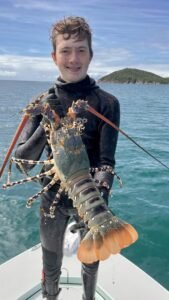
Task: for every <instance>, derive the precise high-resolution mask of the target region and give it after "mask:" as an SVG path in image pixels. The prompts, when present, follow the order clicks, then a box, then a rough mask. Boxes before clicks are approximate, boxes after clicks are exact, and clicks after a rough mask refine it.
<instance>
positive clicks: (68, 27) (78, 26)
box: [50, 17, 93, 57]
mask: <svg viewBox="0 0 169 300" xmlns="http://www.w3.org/2000/svg"><path fill="white" fill-rule="evenodd" d="M59 34H63V35H64V39H65V40H68V39H70V37H71V36H72V35H73V36H74V37H75V39H77V40H79V41H80V40H84V39H87V41H88V45H89V51H90V55H91V57H92V56H93V51H92V33H91V29H90V27H89V25H88V23H87V22H86V20H85V19H84V18H81V17H67V18H64V19H63V20H60V21H59V22H57V23H55V24H54V25H53V26H52V30H51V36H50V37H51V40H52V46H53V50H54V52H56V39H57V36H58V35H59Z"/></svg>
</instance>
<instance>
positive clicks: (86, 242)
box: [77, 231, 98, 264]
mask: <svg viewBox="0 0 169 300" xmlns="http://www.w3.org/2000/svg"><path fill="white" fill-rule="evenodd" d="M77 257H78V259H79V260H80V261H81V262H83V263H86V264H91V263H93V262H95V261H97V260H98V258H97V256H96V252H95V250H94V240H93V235H92V234H91V232H90V231H89V232H88V233H87V234H86V236H85V238H84V239H83V240H82V241H81V243H80V245H79V248H78V252H77Z"/></svg>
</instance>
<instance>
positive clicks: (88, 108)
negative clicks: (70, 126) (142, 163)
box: [86, 104, 169, 170]
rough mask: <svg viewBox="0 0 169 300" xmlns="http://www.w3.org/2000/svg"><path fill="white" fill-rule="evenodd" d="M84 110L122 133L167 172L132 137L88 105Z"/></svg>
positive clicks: (164, 165)
mask: <svg viewBox="0 0 169 300" xmlns="http://www.w3.org/2000/svg"><path fill="white" fill-rule="evenodd" d="M86 110H88V111H89V112H91V113H92V114H94V115H95V116H97V117H98V118H100V119H102V120H103V121H105V122H106V123H107V124H109V125H110V126H111V127H113V128H115V129H116V130H117V131H119V132H120V133H122V134H123V135H124V136H125V137H126V138H127V139H129V140H130V141H131V142H132V143H134V144H135V145H136V146H137V147H139V148H140V149H141V150H143V151H144V152H145V153H146V154H147V155H149V156H150V157H152V158H153V159H154V160H156V161H157V162H158V163H159V164H160V165H162V166H163V167H165V168H166V169H168V170H169V167H168V166H167V165H166V164H164V163H163V162H162V161H161V160H159V159H158V158H157V157H155V156H154V155H153V154H151V153H150V152H149V151H147V150H146V149H145V148H143V147H142V146H141V145H139V144H138V143H137V142H136V141H135V140H134V139H133V138H132V137H130V136H129V135H128V134H127V133H125V132H124V131H123V130H122V129H120V128H119V127H118V126H116V125H115V124H114V123H113V122H111V121H110V120H109V119H107V118H106V117H104V116H103V115H102V114H100V113H99V112H97V111H96V110H95V109H94V108H93V107H91V106H90V105H88V104H87V106H86Z"/></svg>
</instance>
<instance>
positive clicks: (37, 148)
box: [15, 76, 120, 300]
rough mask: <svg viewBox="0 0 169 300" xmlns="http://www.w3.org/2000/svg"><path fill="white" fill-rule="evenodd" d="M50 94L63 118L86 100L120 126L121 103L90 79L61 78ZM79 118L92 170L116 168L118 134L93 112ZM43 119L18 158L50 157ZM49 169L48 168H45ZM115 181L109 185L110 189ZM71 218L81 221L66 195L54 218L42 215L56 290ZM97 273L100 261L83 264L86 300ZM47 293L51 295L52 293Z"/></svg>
mask: <svg viewBox="0 0 169 300" xmlns="http://www.w3.org/2000/svg"><path fill="white" fill-rule="evenodd" d="M49 94H50V96H49V97H48V98H49V99H51V101H49V103H50V104H51V107H52V105H53V106H54V107H55V101H56V102H57V105H56V107H55V110H56V111H58V112H59V110H60V108H61V113H60V112H59V113H60V115H61V116H62V114H65V113H66V112H67V110H68V108H69V107H70V106H71V105H72V101H76V100H78V99H83V100H86V101H88V104H89V105H90V106H92V107H93V108H94V109H95V110H97V111H98V112H100V113H101V114H102V115H104V116H105V117H107V118H108V119H110V120H111V121H112V122H114V123H115V124H116V125H117V126H119V120H120V108H119V102H118V100H117V99H116V98H115V97H114V96H112V95H111V94H109V93H107V92H105V91H103V90H102V89H100V88H99V87H98V86H97V85H96V83H95V81H94V80H93V79H91V78H90V77H89V76H87V77H86V78H85V79H84V80H82V81H80V82H78V83H65V82H63V81H62V80H61V79H58V80H57V82H56V84H55V85H54V87H52V88H51V89H50V90H49ZM58 103H60V104H61V105H60V104H58ZM78 116H79V117H83V118H86V119H87V122H86V123H85V129H84V132H83V135H82V139H83V142H84V144H85V146H86V150H87V153H88V157H89V161H90V166H91V167H93V168H96V167H102V166H105V165H106V166H111V167H114V165H115V158H114V156H115V150H116V144H117V138H118V132H117V131H116V130H115V129H113V128H112V127H110V126H109V125H108V124H106V123H105V122H104V121H102V120H101V119H99V118H98V117H96V116H94V115H92V114H91V113H90V112H87V111H84V112H82V113H81V114H79V115H78ZM41 120H42V116H36V117H33V118H32V119H30V120H29V122H28V124H27V125H26V127H25V128H24V131H23V133H22V135H21V137H20V141H19V144H18V146H17V149H16V153H15V156H16V157H18V158H24V159H31V160H38V159H39V158H40V156H41V154H42V152H43V151H44V149H45V151H46V155H47V157H49V155H50V153H51V149H50V146H49V145H48V143H47V139H46V136H45V132H44V129H43V127H42V126H41V124H40V122H41ZM47 168H48V167H45V169H47ZM50 180H51V178H49V177H46V178H44V179H42V185H43V186H45V185H46V184H47V183H49V181H50ZM105 180H106V176H105ZM108 180H109V179H108ZM112 181H113V180H111V182H109V185H110V187H111V184H112ZM58 189H59V182H58V183H56V184H55V186H53V187H52V188H51V190H50V191H48V192H46V193H45V194H43V196H42V203H41V208H43V209H44V210H45V211H48V210H49V206H50V204H51V202H52V201H53V200H54V198H55V196H56V192H57V190H58ZM107 196H108V193H107V195H106V194H105V198H106V197H107ZM71 215H74V217H75V218H76V219H78V216H77V214H76V209H74V208H73V206H72V201H71V200H70V199H68V197H67V195H66V194H64V193H62V194H61V199H60V201H59V203H58V205H57V209H56V214H55V218H54V219H51V218H46V217H44V215H43V214H41V226H40V232H41V243H42V250H43V271H44V273H45V281H46V282H47V283H49V284H50V282H52V281H53V282H56V285H57V289H58V280H59V277H60V270H61V264H62V256H63V251H62V249H63V239H64V233H65V229H66V226H67V224H68V221H69V219H70V216H71ZM97 270H98V262H96V263H94V264H90V265H87V264H82V279H83V285H84V295H83V299H85V300H93V299H94V291H95V284H96V278H97ZM47 292H48V293H50V292H49V291H47ZM56 294H57V290H56ZM53 299H57V298H53Z"/></svg>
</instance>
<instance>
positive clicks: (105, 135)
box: [99, 97, 120, 168]
mask: <svg viewBox="0 0 169 300" xmlns="http://www.w3.org/2000/svg"><path fill="white" fill-rule="evenodd" d="M103 100H104V99H103ZM101 114H103V115H104V116H105V117H106V118H107V119H109V120H110V121H112V122H113V123H114V124H115V125H116V126H118V127H119V125H120V105H119V102H118V100H117V99H116V98H115V97H113V98H112V99H111V98H110V99H107V101H106V103H105V104H103V106H102V111H101ZM99 131H100V166H103V165H109V166H111V167H113V168H114V166H115V151H116V146H117V139H118V131H117V130H116V129H114V128H112V127H111V126H110V125H109V124H107V123H105V122H104V121H101V122H100V128H99Z"/></svg>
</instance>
